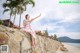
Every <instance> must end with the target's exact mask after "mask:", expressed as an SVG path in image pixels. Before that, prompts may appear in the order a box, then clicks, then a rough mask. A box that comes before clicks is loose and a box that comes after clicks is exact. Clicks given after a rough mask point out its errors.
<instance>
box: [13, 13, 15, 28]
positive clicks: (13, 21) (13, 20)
mask: <svg viewBox="0 0 80 53" xmlns="http://www.w3.org/2000/svg"><path fill="white" fill-rule="evenodd" d="M15 18H16V14H15V16H14V20H13V27H14V22H15Z"/></svg>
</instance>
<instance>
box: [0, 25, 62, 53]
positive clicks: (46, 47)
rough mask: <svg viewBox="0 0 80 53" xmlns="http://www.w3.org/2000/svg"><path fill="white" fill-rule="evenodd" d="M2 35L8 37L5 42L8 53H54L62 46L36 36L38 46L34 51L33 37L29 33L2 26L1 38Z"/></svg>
mask: <svg viewBox="0 0 80 53" xmlns="http://www.w3.org/2000/svg"><path fill="white" fill-rule="evenodd" d="M41 34H42V33H41ZM1 35H4V36H5V37H8V38H7V40H5V42H6V43H7V45H8V46H9V51H8V53H20V52H21V53H31V52H33V53H54V52H56V51H57V49H58V48H59V47H60V46H61V43H60V42H59V41H56V40H53V39H50V38H49V37H46V36H41V35H40V34H36V36H37V39H36V40H37V45H36V48H35V50H32V46H31V35H30V34H29V33H26V32H24V31H21V30H19V29H13V28H9V27H5V26H3V25H0V36H1ZM0 43H2V42H0Z"/></svg>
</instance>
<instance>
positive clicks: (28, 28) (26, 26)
mask: <svg viewBox="0 0 80 53" xmlns="http://www.w3.org/2000/svg"><path fill="white" fill-rule="evenodd" d="M40 16H41V14H40V15H39V16H37V17H35V18H33V19H31V20H30V16H29V15H28V14H27V15H26V16H25V20H24V21H23V28H22V30H24V31H25V32H29V33H30V34H31V35H32V36H31V37H32V46H33V47H35V46H36V40H35V39H36V35H35V32H34V31H33V30H32V28H31V25H30V24H31V22H32V21H34V20H35V19H37V18H38V17H40Z"/></svg>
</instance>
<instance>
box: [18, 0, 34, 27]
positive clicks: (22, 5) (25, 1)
mask: <svg viewBox="0 0 80 53" xmlns="http://www.w3.org/2000/svg"><path fill="white" fill-rule="evenodd" d="M19 3H20V4H19V6H18V8H17V9H18V13H19V14H20V19H19V28H20V24H21V15H22V13H23V11H26V5H28V4H32V5H33V7H34V6H35V2H34V1H33V0H19Z"/></svg>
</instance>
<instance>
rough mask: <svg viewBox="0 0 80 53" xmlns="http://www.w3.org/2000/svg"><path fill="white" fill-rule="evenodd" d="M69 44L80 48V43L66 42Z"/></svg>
mask: <svg viewBox="0 0 80 53" xmlns="http://www.w3.org/2000/svg"><path fill="white" fill-rule="evenodd" d="M66 44H68V45H72V46H76V47H79V48H80V43H66Z"/></svg>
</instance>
